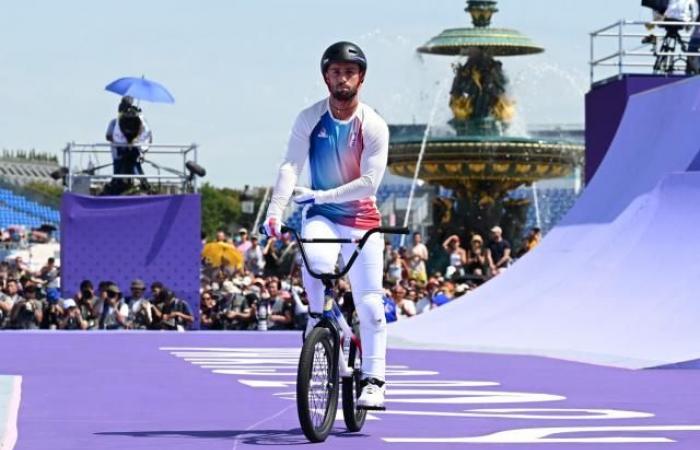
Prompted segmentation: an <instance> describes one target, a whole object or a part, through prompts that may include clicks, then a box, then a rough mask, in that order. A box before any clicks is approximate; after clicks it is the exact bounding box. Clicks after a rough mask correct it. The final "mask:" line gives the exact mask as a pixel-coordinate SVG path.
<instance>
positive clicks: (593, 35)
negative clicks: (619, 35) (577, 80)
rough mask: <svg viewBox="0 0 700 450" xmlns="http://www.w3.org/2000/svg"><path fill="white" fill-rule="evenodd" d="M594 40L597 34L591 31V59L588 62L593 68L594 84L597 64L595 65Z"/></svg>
mask: <svg viewBox="0 0 700 450" xmlns="http://www.w3.org/2000/svg"><path fill="white" fill-rule="evenodd" d="M594 40H595V34H593V33H591V60H590V61H589V62H588V64H589V65H590V69H591V84H593V78H594V76H593V72H594V68H595V66H594V65H593V60H594V59H595V53H594V51H593V42H594Z"/></svg>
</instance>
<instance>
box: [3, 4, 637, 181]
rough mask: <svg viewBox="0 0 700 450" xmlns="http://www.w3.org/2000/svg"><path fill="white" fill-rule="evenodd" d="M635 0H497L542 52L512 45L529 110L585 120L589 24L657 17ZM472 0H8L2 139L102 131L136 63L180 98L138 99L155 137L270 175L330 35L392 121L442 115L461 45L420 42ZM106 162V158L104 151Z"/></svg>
mask: <svg viewBox="0 0 700 450" xmlns="http://www.w3.org/2000/svg"><path fill="white" fill-rule="evenodd" d="M639 4H640V1H639V0H612V1H611V0H587V1H585V2H581V1H579V0H528V1H525V0H500V1H499V2H498V7H499V9H500V11H499V12H498V13H497V14H496V15H495V16H494V19H493V24H492V26H496V27H504V28H514V29H517V30H519V31H520V32H522V33H524V34H525V35H527V36H528V37H530V38H531V39H532V40H533V41H535V43H536V44H538V45H540V46H542V47H544V48H545V53H542V54H539V55H531V56H520V57H505V58H503V59H502V61H503V63H504V68H505V70H506V73H507V75H508V77H509V79H510V81H511V84H510V94H511V96H512V97H514V98H515V100H516V102H517V108H518V117H517V119H516V123H515V124H514V129H515V130H519V129H522V130H525V128H526V126H527V125H533V124H537V125H542V124H579V125H582V124H583V117H584V107H583V97H584V95H585V93H586V91H588V88H589V67H588V60H589V52H590V50H589V33H590V32H591V31H593V30H595V29H598V28H602V27H603V26H605V25H609V24H611V23H613V22H616V21H617V20H619V19H622V18H627V19H644V20H647V19H648V18H649V13H648V10H645V9H643V8H641V7H640V6H639ZM464 7H465V2H464V1H463V0H430V1H427V0H426V1H423V0H411V1H407V0H353V1H351V2H342V1H339V0H294V1H291V0H205V1H201V2H192V1H187V2H185V1H182V0H168V1H165V0H149V1H143V0H120V1H119V2H106V1H99V0H64V1H61V2H57V1H50V0H41V1H36V0H23V1H21V2H20V1H16V2H10V1H9V0H2V1H0V105H1V106H2V112H1V113H0V148H6V149H32V148H35V149H37V150H39V151H45V152H49V153H56V154H59V155H60V154H61V152H62V149H63V148H64V147H65V145H66V143H68V142H80V143H97V142H102V141H103V140H104V131H105V129H106V126H107V123H108V122H109V120H110V119H112V118H113V117H114V116H115V115H116V108H117V104H118V102H119V97H118V96H117V95H115V94H112V93H109V92H106V91H105V90H104V86H105V85H107V84H108V83H109V82H110V81H112V80H114V79H116V78H120V77H122V76H141V75H144V76H146V77H147V78H150V79H153V80H157V81H159V82H160V83H162V84H163V85H165V86H167V88H168V89H169V90H170V92H171V93H172V94H173V96H174V97H175V99H176V102H175V104H172V105H166V104H153V103H142V107H143V109H144V113H145V115H146V118H147V120H148V122H149V124H150V126H151V128H152V130H153V134H154V142H155V143H161V144H189V143H196V144H198V146H199V162H200V163H201V165H203V166H204V167H205V168H206V169H207V171H208V173H207V177H206V180H207V181H209V182H210V183H212V184H214V185H215V186H219V187H233V188H239V187H242V186H243V185H245V184H249V185H253V186H263V185H271V184H272V183H273V182H274V180H275V177H276V170H277V166H278V164H279V162H280V160H281V158H282V155H283V154H284V150H285V144H286V141H287V136H288V134H289V129H290V127H291V125H292V122H293V120H294V118H295V116H296V115H297V114H298V112H299V111H300V110H301V109H303V108H304V107H306V106H308V105H310V104H312V103H314V102H316V101H317V100H320V99H322V98H324V97H325V96H326V95H327V91H326V89H325V85H324V84H323V81H322V78H321V75H320V70H319V60H320V56H321V54H322V53H323V50H324V49H325V48H326V47H327V46H328V45H330V44H331V43H333V42H336V41H339V40H350V41H354V42H356V43H358V44H359V45H360V46H361V47H362V48H363V50H364V52H365V54H366V55H367V58H368V62H369V63H368V64H369V67H368V73H367V78H366V81H365V85H364V86H363V90H362V93H361V98H362V101H364V102H365V103H367V104H369V105H370V106H372V107H374V108H375V109H377V110H378V111H379V112H380V114H381V115H382V116H383V117H384V118H385V119H386V120H387V122H389V123H424V122H426V121H427V120H428V118H429V117H430V110H431V109H432V105H433V104H437V105H438V108H437V110H436V114H435V119H434V120H435V123H444V122H446V121H447V120H448V119H449V118H450V111H449V108H448V106H447V101H448V91H449V84H450V80H451V78H452V68H451V64H452V63H453V62H455V59H454V58H453V57H446V56H433V55H420V54H418V53H416V51H415V49H416V47H418V46H420V45H422V44H424V43H425V42H427V41H428V40H429V39H430V38H431V37H433V36H436V35H437V34H439V33H440V32H441V31H442V30H443V29H445V28H454V27H463V26H471V21H470V20H469V18H468V16H467V14H466V13H465V12H464V11H463V10H464ZM103 162H106V161H103Z"/></svg>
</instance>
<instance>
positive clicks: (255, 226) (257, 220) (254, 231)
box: [250, 187, 272, 234]
mask: <svg viewBox="0 0 700 450" xmlns="http://www.w3.org/2000/svg"><path fill="white" fill-rule="evenodd" d="M271 190H272V188H270V187H268V188H267V189H265V196H264V197H263V199H262V202H260V207H259V208H258V214H257V215H256V216H255V224H253V229H252V230H250V232H251V234H260V233H258V224H259V223H260V219H261V218H262V212H263V209H265V204H266V203H267V198H268V197H269V196H270V191H271Z"/></svg>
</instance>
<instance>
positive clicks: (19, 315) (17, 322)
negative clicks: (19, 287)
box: [10, 284, 44, 330]
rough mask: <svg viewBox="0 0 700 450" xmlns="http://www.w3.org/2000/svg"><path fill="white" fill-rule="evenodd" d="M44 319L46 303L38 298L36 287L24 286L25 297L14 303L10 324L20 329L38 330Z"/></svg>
mask: <svg viewBox="0 0 700 450" xmlns="http://www.w3.org/2000/svg"><path fill="white" fill-rule="evenodd" d="M43 320H44V305H42V303H41V302H40V301H39V300H37V298H36V287H35V286H34V285H32V284H30V285H28V286H27V287H25V288H24V298H21V297H20V299H19V300H18V301H17V302H16V303H15V304H14V306H13V307H12V311H11V312H10V325H11V327H12V328H15V329H20V330H38V329H39V327H40V326H41V322H42V321H43Z"/></svg>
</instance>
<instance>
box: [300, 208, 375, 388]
mask: <svg viewBox="0 0 700 450" xmlns="http://www.w3.org/2000/svg"><path fill="white" fill-rule="evenodd" d="M365 232H366V230H360V229H356V228H352V227H347V226H344V225H338V224H335V223H333V222H331V221H330V220H328V219H326V218H325V217H322V216H314V217H312V218H310V219H306V220H304V222H303V225H302V236H303V237H304V238H315V239H318V238H330V239H339V238H341V239H342V238H345V239H347V238H351V239H357V238H360V237H362V236H363V235H364V234H365ZM355 248H356V245H355V244H325V243H317V244H304V251H305V252H306V257H307V259H308V262H309V264H310V265H311V269H312V270H313V271H314V272H320V273H327V272H333V271H334V270H335V264H336V261H337V260H338V254H339V253H340V254H341V255H342V257H343V261H344V263H346V264H347V262H348V261H349V260H350V256H351V255H352V253H353V251H354V250H355ZM383 251H384V241H383V239H382V236H381V234H379V233H375V234H373V235H372V236H371V237H370V238H369V239H368V240H367V242H366V243H365V246H364V247H363V248H362V251H361V252H360V254H359V255H358V257H357V259H356V260H355V262H354V263H353V265H352V267H351V268H350V271H349V272H348V276H349V278H350V286H351V288H352V296H353V300H354V302H355V308H356V309H357V314H358V317H359V319H360V336H361V338H362V372H363V376H364V377H373V378H377V379H379V380H382V381H385V371H386V319H385V317H384V304H383V302H382V295H383V289H382V275H383V272H384V259H383V253H382V252H383ZM302 274H303V278H304V287H305V289H306V293H307V295H308V297H309V310H310V311H312V312H319V313H320V312H322V311H323V298H324V287H323V282H321V280H318V279H316V278H313V277H312V276H311V275H309V273H308V272H307V270H306V267H304V269H303V271H302Z"/></svg>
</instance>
